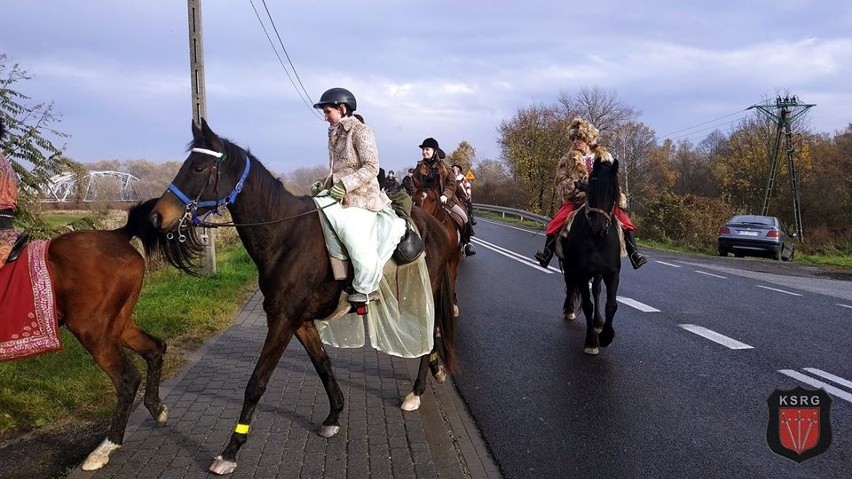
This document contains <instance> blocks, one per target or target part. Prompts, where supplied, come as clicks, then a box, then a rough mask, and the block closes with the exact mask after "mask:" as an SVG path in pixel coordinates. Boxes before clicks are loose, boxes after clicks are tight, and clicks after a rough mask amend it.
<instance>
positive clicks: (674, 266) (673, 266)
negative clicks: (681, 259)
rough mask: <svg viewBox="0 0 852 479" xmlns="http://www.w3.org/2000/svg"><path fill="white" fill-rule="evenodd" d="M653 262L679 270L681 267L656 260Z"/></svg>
mask: <svg viewBox="0 0 852 479" xmlns="http://www.w3.org/2000/svg"><path fill="white" fill-rule="evenodd" d="M654 262H655V263H660V264H664V265H666V266H671V267H672V268H680V267H681V266H680V265H678V264H671V263H666V262H665V261H657V260H655V261H654Z"/></svg>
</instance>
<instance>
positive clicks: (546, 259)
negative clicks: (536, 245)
mask: <svg viewBox="0 0 852 479" xmlns="http://www.w3.org/2000/svg"><path fill="white" fill-rule="evenodd" d="M535 259H536V260H537V261H538V264H539V265H540V266H541V267H542V268H547V266H548V265H550V260H551V259H553V253H552V252H551V251H550V250H549V249H540V250H538V251H536V252H535Z"/></svg>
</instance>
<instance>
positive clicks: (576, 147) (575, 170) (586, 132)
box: [535, 117, 648, 269]
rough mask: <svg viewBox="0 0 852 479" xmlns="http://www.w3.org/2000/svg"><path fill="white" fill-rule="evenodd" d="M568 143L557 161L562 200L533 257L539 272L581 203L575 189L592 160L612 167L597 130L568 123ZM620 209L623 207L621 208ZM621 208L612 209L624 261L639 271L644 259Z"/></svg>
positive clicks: (586, 124) (583, 122)
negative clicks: (568, 148) (620, 232)
mask: <svg viewBox="0 0 852 479" xmlns="http://www.w3.org/2000/svg"><path fill="white" fill-rule="evenodd" d="M568 139H570V140H571V142H572V148H571V151H570V152H568V154H566V155H565V156H563V157H562V158H560V160H559V165H558V166H557V168H556V178H555V184H556V192H557V194H558V195H559V196H560V197H561V198H562V201H563V203H562V207H561V208H560V209H559V211H558V212H557V213H556V214H555V215H554V216H553V218H552V219H551V220H550V222H549V223H548V224H547V228H546V229H545V234H546V235H547V238H546V240H545V242H544V248H542V249H540V250H539V251H538V252H536V254H535V259H536V260H538V262H539V264H540V265H541V267H542V268H546V267H547V265H548V264H550V260H551V258H553V253H554V250H555V248H556V238H557V235H558V234H559V231H561V230H562V226H563V225H564V224H565V220H566V219H567V218H568V216H569V214H570V213H571V212H572V211H574V210H576V209H577V208H578V207H579V206H580V205H582V202H583V201H584V200H585V196H583V195H584V194H583V193H581V192H580V191H579V190H578V189H577V187H576V184H577V182H583V181H588V178H589V174H591V171H592V164H593V163H594V162H595V159H600V160H601V161H605V162H608V163H612V161H613V158H612V155H611V154H610V153H609V152H608V151H606V148H605V147H604V146H603V145H599V144H598V129H597V128H595V126H594V125H592V124H591V123H589V122H588V121H586V120H584V119H582V118H580V117H577V118H575V119H574V120H572V121H571V125H570V127H569V130H568ZM621 206H623V205H621ZM621 206H618V205H617V206H616V207H615V208H614V209H613V216H615V217H616V218H618V222H619V224H620V225H621V229H622V230H623V231H624V243H625V246H626V248H627V254H628V258H629V259H630V264H631V265H632V266H633V269H639V268H641V267H642V265H643V264H645V263H647V262H648V259H647V258H646V257H645V255H644V254H643V253H642V252H641V251H639V248H638V247H637V246H636V236H635V234H634V233H633V232H634V231H636V226H635V225H634V224H633V222H632V221H630V217H628V216H627V213H625V212H624V210H623V209H622V207H621Z"/></svg>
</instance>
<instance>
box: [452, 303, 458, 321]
mask: <svg viewBox="0 0 852 479" xmlns="http://www.w3.org/2000/svg"><path fill="white" fill-rule="evenodd" d="M453 317H454V318H458V317H459V306H458V305H457V304H454V305H453Z"/></svg>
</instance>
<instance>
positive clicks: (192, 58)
mask: <svg viewBox="0 0 852 479" xmlns="http://www.w3.org/2000/svg"><path fill="white" fill-rule="evenodd" d="M187 12H188V14H189V73H190V79H191V82H192V121H193V122H195V125H196V126H198V127H199V128H201V119H202V118H207V94H206V93H205V91H204V48H203V47H202V37H201V0H187ZM201 238H202V239H203V240H204V255H203V256H202V259H201V266H202V270H203V272H204V274H206V275H207V276H210V275H213V274H216V235H215V233H214V230H213V229H211V228H204V232H203V233H202V234H201Z"/></svg>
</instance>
